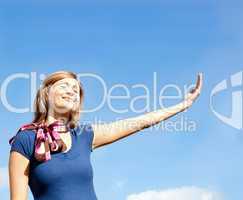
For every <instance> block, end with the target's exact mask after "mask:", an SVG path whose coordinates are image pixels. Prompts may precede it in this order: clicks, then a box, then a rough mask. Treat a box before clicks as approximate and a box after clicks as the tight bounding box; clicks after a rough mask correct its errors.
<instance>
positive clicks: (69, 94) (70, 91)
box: [66, 88, 74, 96]
mask: <svg viewBox="0 0 243 200" xmlns="http://www.w3.org/2000/svg"><path fill="white" fill-rule="evenodd" d="M66 94H67V95H68V96H74V92H73V91H72V89H71V88H69V89H67V91H66Z"/></svg>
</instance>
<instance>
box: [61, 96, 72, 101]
mask: <svg viewBox="0 0 243 200" xmlns="http://www.w3.org/2000/svg"><path fill="white" fill-rule="evenodd" d="M62 99H64V100H65V101H73V99H72V98H69V97H62Z"/></svg>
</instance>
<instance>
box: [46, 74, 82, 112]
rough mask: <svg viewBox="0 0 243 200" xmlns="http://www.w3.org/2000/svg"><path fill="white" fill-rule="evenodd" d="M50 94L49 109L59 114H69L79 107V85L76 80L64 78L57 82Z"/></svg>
mask: <svg viewBox="0 0 243 200" xmlns="http://www.w3.org/2000/svg"><path fill="white" fill-rule="evenodd" d="M48 94H49V95H48V98H49V104H50V105H49V108H50V107H51V108H52V109H54V111H55V112H57V113H67V112H69V111H71V110H74V109H78V107H79V103H80V94H79V83H78V81H77V80H76V79H73V78H64V79H61V80H59V81H57V82H55V83H54V84H53V85H52V86H51V87H50V90H49V93H48Z"/></svg>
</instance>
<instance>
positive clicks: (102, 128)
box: [92, 74, 202, 149]
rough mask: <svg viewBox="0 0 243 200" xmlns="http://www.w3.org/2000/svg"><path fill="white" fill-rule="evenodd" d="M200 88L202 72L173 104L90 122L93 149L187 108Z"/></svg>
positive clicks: (197, 94) (198, 93)
mask: <svg viewBox="0 0 243 200" xmlns="http://www.w3.org/2000/svg"><path fill="white" fill-rule="evenodd" d="M201 88H202V74H199V75H198V78H197V83H196V86H195V88H193V89H192V90H191V91H190V92H189V93H188V94H187V95H186V97H185V99H184V101H182V102H181V103H179V104H177V105H175V106H171V107H169V108H164V109H159V110H156V111H153V112H149V113H146V114H143V115H140V116H137V117H132V118H128V119H124V120H118V121H115V122H112V123H109V124H92V128H93V130H94V139H93V145H92V148H93V149H95V148H97V147H101V146H104V145H106V144H110V143H113V142H115V141H117V140H119V139H121V138H124V137H127V136H129V135H131V134H133V133H135V132H138V131H140V130H142V129H144V128H148V127H150V126H152V125H155V124H157V123H159V122H161V121H163V120H166V119H168V118H170V117H172V116H174V115H176V114H177V113H180V112H182V111H184V110H186V109H188V108H189V107H190V106H191V105H192V104H193V102H194V101H195V100H196V99H197V97H198V96H199V95H200V92H201Z"/></svg>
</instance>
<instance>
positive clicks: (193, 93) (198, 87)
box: [183, 73, 203, 109]
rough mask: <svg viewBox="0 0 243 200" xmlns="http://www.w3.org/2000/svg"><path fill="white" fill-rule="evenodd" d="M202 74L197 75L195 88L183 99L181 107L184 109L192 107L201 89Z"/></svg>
mask: <svg viewBox="0 0 243 200" xmlns="http://www.w3.org/2000/svg"><path fill="white" fill-rule="evenodd" d="M202 78H203V75H202V73H199V74H198V75H197V83H196V86H195V87H194V88H193V89H191V90H190V92H188V93H187V94H186V96H185V98H184V101H183V105H184V109H187V108H189V107H191V106H192V104H193V102H194V101H195V100H196V99H197V98H198V96H199V95H200V93H201V89H202Z"/></svg>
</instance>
